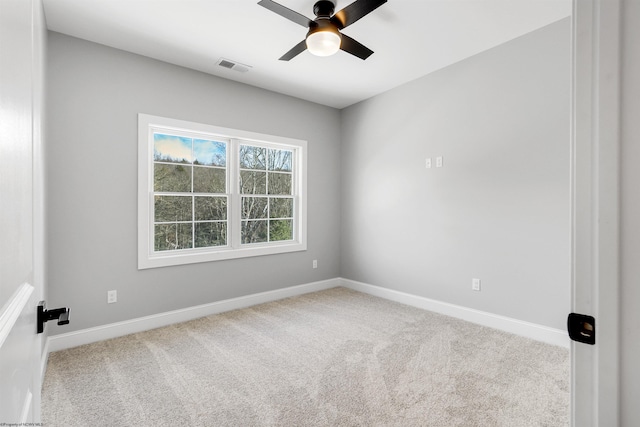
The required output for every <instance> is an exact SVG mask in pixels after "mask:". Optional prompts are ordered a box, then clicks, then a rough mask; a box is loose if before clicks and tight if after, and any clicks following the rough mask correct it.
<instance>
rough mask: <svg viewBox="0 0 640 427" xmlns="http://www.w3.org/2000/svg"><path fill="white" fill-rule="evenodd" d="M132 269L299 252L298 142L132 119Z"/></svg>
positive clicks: (301, 151) (301, 181)
mask: <svg viewBox="0 0 640 427" xmlns="http://www.w3.org/2000/svg"><path fill="white" fill-rule="evenodd" d="M138 128H139V129H138V131H139V135H138V138H139V141H138V144H139V147H138V148H139V154H138V169H139V178H138V199H139V200H138V268H140V269H144V268H153V267H162V266H169V265H178V264H188V263H195V262H205V261H215V260H223V259H232V258H241V257H249V256H259V255H268V254H277V253H284V252H292V251H301V250H306V141H300V140H295V139H290V138H283V137H274V136H269V135H262V134H256V133H251V132H246V131H239V130H234V129H226V128H220V127H216V126H210V125H204V124H199V123H191V122H185V121H181V120H173V119H167V118H162V117H154V116H149V115H146V114H140V115H139V117H138Z"/></svg>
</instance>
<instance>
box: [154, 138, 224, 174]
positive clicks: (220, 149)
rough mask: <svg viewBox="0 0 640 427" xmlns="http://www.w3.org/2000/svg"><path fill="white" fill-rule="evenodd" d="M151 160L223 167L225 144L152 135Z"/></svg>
mask: <svg viewBox="0 0 640 427" xmlns="http://www.w3.org/2000/svg"><path fill="white" fill-rule="evenodd" d="M153 159H154V160H156V161H162V162H172V163H191V162H194V163H198V164H201V165H208V166H223V167H224V166H226V164H227V144H226V143H224V142H220V141H211V140H206V139H192V138H187V137H183V136H175V135H166V134H162V133H154V134H153Z"/></svg>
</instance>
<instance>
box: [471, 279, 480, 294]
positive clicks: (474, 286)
mask: <svg viewBox="0 0 640 427" xmlns="http://www.w3.org/2000/svg"><path fill="white" fill-rule="evenodd" d="M471 289H472V290H474V291H479V290H480V279H476V278H473V279H471Z"/></svg>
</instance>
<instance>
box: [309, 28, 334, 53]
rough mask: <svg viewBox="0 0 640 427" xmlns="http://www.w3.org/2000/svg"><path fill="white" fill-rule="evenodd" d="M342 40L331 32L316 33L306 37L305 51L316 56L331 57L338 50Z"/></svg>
mask: <svg viewBox="0 0 640 427" xmlns="http://www.w3.org/2000/svg"><path fill="white" fill-rule="evenodd" d="M341 42H342V38H341V37H340V34H339V33H336V32H333V31H316V32H314V33H311V34H309V35H308V36H307V49H308V50H309V52H311V53H312V54H314V55H316V56H331V55H333V54H335V53H336V52H337V51H339V50H340V43H341Z"/></svg>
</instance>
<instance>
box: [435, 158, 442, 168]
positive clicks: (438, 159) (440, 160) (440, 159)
mask: <svg viewBox="0 0 640 427" xmlns="http://www.w3.org/2000/svg"><path fill="white" fill-rule="evenodd" d="M436 167H437V168H441V167H442V157H436Z"/></svg>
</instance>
